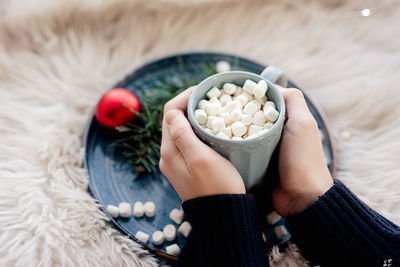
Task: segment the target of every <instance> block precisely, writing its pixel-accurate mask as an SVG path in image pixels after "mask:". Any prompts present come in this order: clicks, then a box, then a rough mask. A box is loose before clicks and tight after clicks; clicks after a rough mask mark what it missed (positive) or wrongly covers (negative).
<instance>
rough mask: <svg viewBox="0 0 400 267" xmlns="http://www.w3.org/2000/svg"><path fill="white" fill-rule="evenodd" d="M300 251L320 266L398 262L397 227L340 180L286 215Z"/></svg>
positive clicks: (375, 264) (395, 263)
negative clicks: (295, 211) (312, 201)
mask: <svg viewBox="0 0 400 267" xmlns="http://www.w3.org/2000/svg"><path fill="white" fill-rule="evenodd" d="M286 226H287V228H288V229H289V231H290V233H291V234H292V240H293V241H294V243H296V244H297V245H298V246H299V248H300V250H301V251H302V253H303V255H304V256H305V257H306V258H307V259H308V260H310V261H311V263H313V264H321V266H400V228H399V226H397V225H395V224H394V223H392V222H390V221H389V220H387V219H385V218H384V217H382V216H381V215H379V214H378V213H376V212H375V211H373V210H372V209H370V208H369V207H368V206H366V205H365V204H364V203H363V202H362V201H361V200H360V199H358V198H357V197H356V196H355V195H354V194H353V193H352V192H351V191H350V190H349V189H348V188H347V187H346V186H345V185H344V184H343V183H342V182H340V181H339V180H335V183H334V186H333V187H332V188H331V189H329V190H328V191H327V192H326V193H325V194H324V195H323V196H321V197H319V199H318V200H317V201H316V202H314V203H313V204H312V205H311V206H310V207H308V208H307V209H305V210H304V211H303V212H301V213H300V214H298V215H295V216H293V217H289V218H287V219H286Z"/></svg>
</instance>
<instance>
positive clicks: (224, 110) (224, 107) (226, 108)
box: [221, 102, 232, 113]
mask: <svg viewBox="0 0 400 267" xmlns="http://www.w3.org/2000/svg"><path fill="white" fill-rule="evenodd" d="M228 103H230V102H228ZM231 111H232V110H230V109H229V108H228V107H227V106H226V105H225V106H222V108H221V113H231Z"/></svg>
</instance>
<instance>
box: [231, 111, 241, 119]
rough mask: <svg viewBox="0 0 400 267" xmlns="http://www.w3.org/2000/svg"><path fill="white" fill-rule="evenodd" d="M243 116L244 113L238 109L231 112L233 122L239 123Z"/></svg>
mask: <svg viewBox="0 0 400 267" xmlns="http://www.w3.org/2000/svg"><path fill="white" fill-rule="evenodd" d="M241 115H242V111H241V110H240V109H238V108H235V109H234V110H232V112H231V120H232V121H238V120H239V119H240V117H241Z"/></svg>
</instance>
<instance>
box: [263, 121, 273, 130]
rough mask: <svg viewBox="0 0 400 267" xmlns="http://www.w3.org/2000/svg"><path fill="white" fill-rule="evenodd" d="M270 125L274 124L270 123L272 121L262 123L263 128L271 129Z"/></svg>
mask: <svg viewBox="0 0 400 267" xmlns="http://www.w3.org/2000/svg"><path fill="white" fill-rule="evenodd" d="M272 126H274V124H273V123H272V122H270V121H269V122H267V123H266V124H264V129H267V130H269V129H271V128H272Z"/></svg>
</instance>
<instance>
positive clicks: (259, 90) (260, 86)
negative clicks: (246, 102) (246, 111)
mask: <svg viewBox="0 0 400 267" xmlns="http://www.w3.org/2000/svg"><path fill="white" fill-rule="evenodd" d="M267 90H268V84H267V82H266V81H264V80H260V81H259V82H258V83H257V86H256V87H255V88H254V90H253V95H254V96H255V97H258V98H262V97H263V96H265V93H266V92H267Z"/></svg>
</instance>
